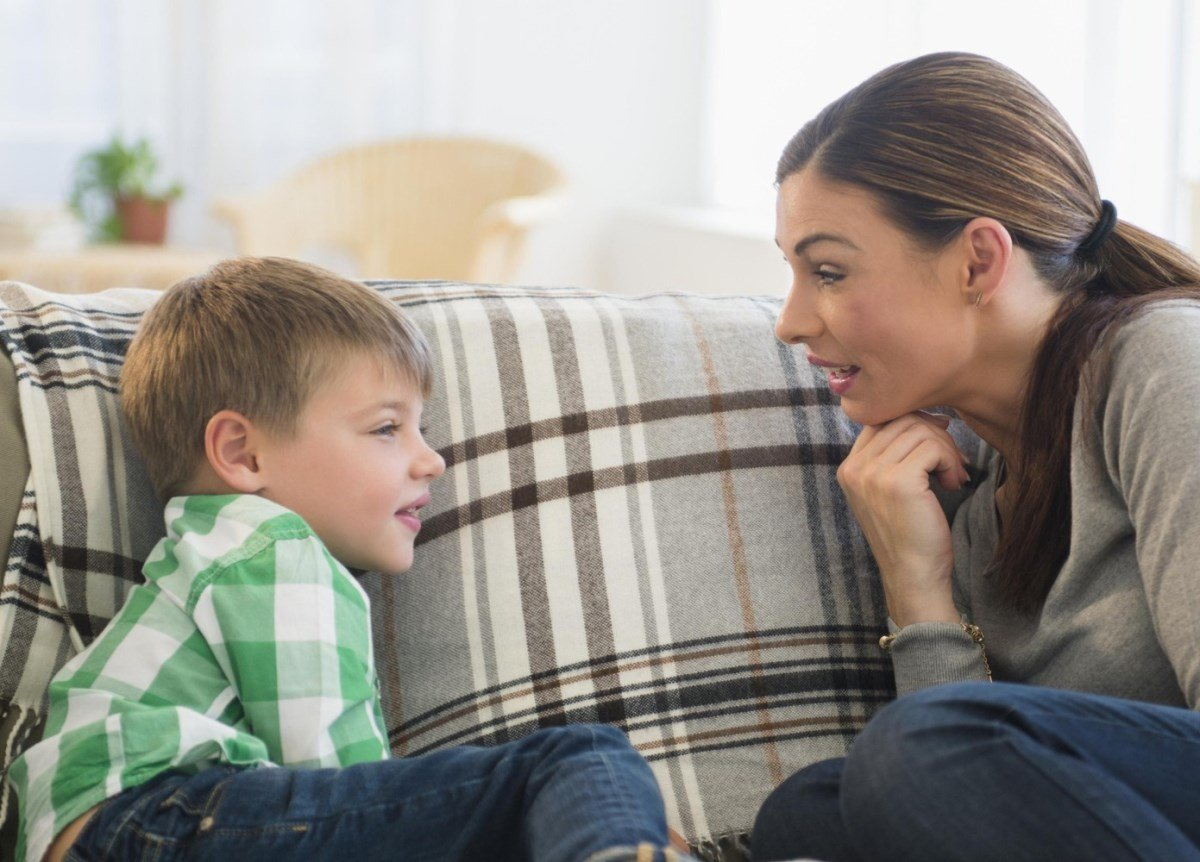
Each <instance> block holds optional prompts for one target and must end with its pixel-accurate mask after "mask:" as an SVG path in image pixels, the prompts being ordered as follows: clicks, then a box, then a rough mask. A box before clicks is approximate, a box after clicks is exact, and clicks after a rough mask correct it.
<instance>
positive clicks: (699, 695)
mask: <svg viewBox="0 0 1200 862" xmlns="http://www.w3.org/2000/svg"><path fill="white" fill-rule="evenodd" d="M816 691H826V692H831V693H832V695H833V696H832V697H830V698H829V700H830V701H835V702H836V701H838V700H844V699H847V698H846V695H848V694H849V695H857V694H860V693H866V692H874V693H876V694H878V695H881V696H882V695H887V694H889V693H893V692H894V691H895V684H894V682H893V678H892V675H891V674H890V673H889V672H888V671H886V670H884V669H881V668H863V669H859V670H856V671H853V672H848V671H847V669H846V668H844V667H839V668H830V667H826V668H817V669H811V670H806V671H799V672H797V671H792V672H787V673H771V674H760V675H755V674H746V673H743V674H742V675H740V676H738V677H735V678H729V679H725V680H720V681H712V682H704V681H700V680H698V681H696V682H694V683H692V684H689V685H672V684H668V685H665V686H662V687H660V688H658V689H656V690H653V691H646V692H641V693H637V694H633V695H629V696H627V695H626V694H625V692H624V690H622V689H620V688H612V689H608V690H606V691H603V692H597V694H596V696H595V697H594V698H588V699H587V700H586V701H584V703H586V704H587V705H586V706H583V705H580V706H576V707H574V708H567V703H566V702H562V703H560V704H558V706H559V708H558V709H555V710H552V711H551V712H550V714H551V715H559V714H562V715H564V716H566V717H567V718H568V719H569V720H570V723H577V722H580V721H583V722H586V721H596V720H598V716H599V715H600V714H602V713H603V712H604V711H605V710H606V709H611V704H612V703H613V702H619V703H620V704H621V710H622V712H623V714H624V715H626V716H627V717H629V718H638V717H644V716H645V717H648V716H657V715H662V714H663V710H662V709H661V708H660V703H661V702H662V701H664V700H665V701H666V702H667V703H668V704H670V708H669V709H668V710H667V712H668V713H670V716H671V720H672V721H680V722H686V721H688V720H689V715H690V711H691V710H703V711H705V712H706V713H708V714H713V713H715V714H716V715H718V716H722V717H730V716H735V715H742V714H746V715H753V716H755V717H756V720H757V716H758V715H759V712H760V706H759V703H758V701H759V700H761V699H762V698H763V697H777V696H788V695H795V694H798V693H802V692H816ZM839 695H840V697H839ZM606 704H609V706H606ZM738 704H744V706H738ZM526 712H527V713H528V711H526ZM546 717H547V716H546V714H544V713H543V711H542V710H541V709H539V710H538V711H537V721H536V722H527V723H528V724H536V725H537V726H539V727H542V726H553V725H551V724H546V723H545V719H546ZM490 724H492V725H494V726H496V731H495V732H497V733H500V732H503V728H505V727H506V728H509V729H511V728H512V727H515V726H519V723H515V724H514V722H513V721H512V716H510V715H506V716H504V717H502V718H500V719H496V720H494V721H492V722H490ZM486 726H487V725H480V724H471V725H469V726H468V727H467V728H464V729H459V730H458V731H455V732H451V733H448V734H446V735H444V736H440V737H438V738H436V739H433V740H431V741H429V742H427V743H425V744H422V745H415V746H414V745H413V742H414V739H413V737H411V736H409V737H408V738H407V744H406V749H407V750H408V752H409V753H410V754H421V753H424V752H426V751H432V750H436V749H438V748H442V747H444V746H446V745H448V744H450V743H452V742H455V743H457V742H459V741H461V739H462V738H463V737H464V736H466V735H467V734H470V733H478V732H479V729H480V728H481V727H486ZM400 735H401V734H400V733H399V732H398V730H397V731H391V730H389V732H388V739H389V742H391V741H392V740H394V739H395V738H397V737H399V736H400Z"/></svg>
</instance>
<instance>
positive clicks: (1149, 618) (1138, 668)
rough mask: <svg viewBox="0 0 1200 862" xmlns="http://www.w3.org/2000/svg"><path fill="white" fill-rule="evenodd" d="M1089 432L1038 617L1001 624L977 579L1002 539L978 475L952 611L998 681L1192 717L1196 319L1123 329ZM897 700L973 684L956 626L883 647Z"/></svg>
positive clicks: (1196, 616) (1198, 451)
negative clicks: (1066, 545)
mask: <svg viewBox="0 0 1200 862" xmlns="http://www.w3.org/2000/svg"><path fill="white" fill-rule="evenodd" d="M1094 417H1095V420H1094V423H1093V424H1092V427H1091V428H1090V429H1088V433H1087V434H1086V435H1084V434H1083V433H1081V429H1080V421H1081V411H1080V410H1079V409H1078V403H1077V409H1076V411H1075V420H1074V421H1075V424H1074V436H1073V442H1072V448H1071V493H1072V512H1071V545H1070V554H1069V556H1068V557H1067V561H1066V563H1065V565H1064V566H1063V568H1062V571H1061V572H1060V574H1059V576H1058V579H1057V580H1056V582H1055V584H1054V586H1053V588H1052V589H1051V590H1050V594H1049V596H1048V597H1047V599H1046V603H1045V606H1044V607H1043V609H1042V610H1041V612H1040V613H1038V614H1034V615H1032V616H1028V615H1021V614H1018V613H1015V612H1013V611H1011V610H1008V609H1006V608H1004V607H1003V606H1002V605H1001V603H1000V602H999V601H998V600H997V598H996V593H995V589H994V586H993V584H992V583H991V582H990V580H989V578H988V576H987V568H988V564H989V563H990V561H991V558H992V553H993V550H994V548H995V546H996V542H997V537H998V529H999V527H998V524H997V517H996V508H995V502H994V497H995V490H996V489H995V476H996V468H997V466H998V464H997V459H995V458H993V461H992V463H991V464H990V465H989V467H990V469H989V475H988V478H987V479H985V480H984V481H983V482H982V483H981V485H980V487H979V489H978V491H977V492H976V493H975V494H973V495H972V496H971V497H970V498H969V499H968V500H967V501H966V502H965V503H963V504H962V506H961V507H959V509H958V511H957V513H956V514H955V516H954V523H953V530H952V533H953V538H954V556H955V562H954V589H955V601H956V603H957V605H958V607H959V610H960V611H961V612H962V614H963V616H964V618H965V619H966V620H968V621H969V622H973V623H975V624H976V625H978V626H979V627H980V628H981V629H982V630H983V633H984V637H985V639H986V647H987V655H988V658H989V660H990V662H991V666H992V671H993V675H994V678H995V679H997V680H1008V681H1019V682H1026V683H1033V684H1037V685H1047V686H1053V687H1056V688H1064V689H1074V690H1077V691H1088V692H1095V693H1099V694H1108V695H1115V696H1118V697H1125V698H1134V699H1137V700H1144V701H1152V702H1155V703H1163V704H1170V705H1174V706H1187V707H1189V708H1192V709H1197V708H1200V305H1197V304H1192V303H1181V302H1170V303H1162V304H1159V305H1156V306H1154V307H1153V308H1152V309H1151V310H1150V311H1148V312H1146V313H1145V315H1144V316H1142V317H1140V318H1138V319H1137V320H1136V321H1134V322H1133V323H1130V324H1127V325H1126V326H1125V327H1124V328H1123V329H1122V330H1121V331H1120V333H1119V334H1118V336H1117V338H1116V341H1115V346H1114V350H1113V365H1112V376H1111V379H1110V382H1109V385H1108V389H1107V392H1105V393H1104V395H1103V397H1101V398H1100V399H1099V401H1098V403H1097V406H1096V410H1095V413H1094ZM892 657H893V663H894V666H895V670H896V687H897V690H898V692H899V693H900V694H905V693H907V692H911V691H915V690H917V689H920V688H924V687H926V686H930V685H935V684H938V683H942V682H950V681H955V680H969V679H984V678H986V674H985V672H984V666H983V661H982V658H981V653H980V649H979V647H978V646H977V645H976V644H975V643H974V642H973V641H972V640H971V639H970V638H969V637H968V636H967V635H966V634H965V633H964V632H963V630H962V628H961V627H960V626H957V625H954V624H952V623H919V624H915V625H911V626H907V627H905V628H904V629H903V630H900V631H899V633H898V636H897V638H896V640H895V641H894V643H893V645H892Z"/></svg>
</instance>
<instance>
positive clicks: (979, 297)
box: [975, 290, 983, 308]
mask: <svg viewBox="0 0 1200 862" xmlns="http://www.w3.org/2000/svg"><path fill="white" fill-rule="evenodd" d="M981 305H983V291H982V290H981V291H979V292H978V293H976V294H975V307H976V308H979V307H980V306H981Z"/></svg>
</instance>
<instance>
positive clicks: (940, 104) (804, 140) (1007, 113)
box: [775, 53, 1200, 611]
mask: <svg viewBox="0 0 1200 862" xmlns="http://www.w3.org/2000/svg"><path fill="white" fill-rule="evenodd" d="M806 167H812V168H813V169H814V170H816V171H818V172H820V174H821V175H822V176H824V177H826V178H828V179H831V180H836V181H840V182H844V183H849V184H853V185H855V186H858V187H860V188H862V189H865V190H867V191H869V192H871V193H872V194H873V195H874V196H875V198H876V200H877V201H878V202H879V203H880V204H881V206H882V208H883V212H884V213H885V214H886V215H887V217H888V218H889V219H890V220H891V221H892V222H893V223H894V224H896V225H897V226H898V227H899V228H900V229H901V230H903V231H905V232H906V233H907V234H908V235H909V236H910V237H911V238H912V239H914V240H915V241H916V242H917V243H918V244H919V245H920V246H922V247H923V248H926V249H928V250H937V249H940V248H943V247H944V246H945V245H946V244H947V243H948V242H950V241H951V240H952V239H953V238H954V237H955V236H957V235H958V233H959V232H960V231H961V230H962V228H963V227H964V226H965V225H966V223H967V222H969V221H970V220H971V219H973V218H976V217H979V216H988V217H991V218H994V219H996V220H998V221H999V222H1000V223H1001V224H1003V225H1004V226H1005V227H1006V228H1007V229H1008V231H1009V233H1010V234H1011V235H1012V238H1013V242H1014V244H1015V245H1017V246H1019V247H1020V248H1022V249H1024V250H1025V251H1026V252H1027V253H1028V255H1029V257H1030V259H1031V261H1032V263H1033V266H1034V268H1035V270H1036V271H1037V273H1038V275H1039V276H1040V277H1041V278H1042V279H1043V280H1044V281H1045V282H1046V283H1047V284H1048V285H1050V286H1051V288H1052V289H1054V290H1056V291H1058V292H1059V293H1061V294H1062V295H1063V297H1064V299H1063V302H1062V303H1061V304H1060V306H1059V310H1058V312H1057V314H1056V315H1055V317H1054V319H1053V320H1052V321H1051V323H1050V325H1049V328H1048V331H1047V334H1046V337H1045V339H1044V341H1043V342H1042V345H1041V347H1040V349H1039V351H1038V355H1037V357H1036V359H1035V361H1034V365H1033V369H1032V372H1031V374H1030V378H1029V380H1028V383H1027V387H1026V391H1025V396H1024V401H1023V405H1024V406H1023V408H1022V412H1021V416H1020V419H1019V422H1020V437H1019V441H1020V442H1019V449H1018V451H1017V452H1015V453H1009V463H1008V468H1009V480H1008V481H1010V482H1013V483H1014V489H1013V490H1014V492H1015V493H1014V505H1013V508H1012V515H1011V516H1010V518H1009V520H1008V521H1007V522H1006V523H1005V530H1004V534H1003V536H1002V537H1001V539H1000V543H999V545H998V546H997V548H996V556H995V559H994V560H993V570H994V573H995V576H996V578H997V583H998V585H999V586H1000V588H1001V590H1002V592H1003V594H1004V595H1005V596H1006V598H1007V599H1008V600H1009V601H1010V602H1011V603H1012V604H1013V605H1014V606H1016V607H1020V608H1023V609H1025V610H1027V611H1033V610H1036V609H1037V608H1039V607H1040V606H1041V605H1042V603H1043V602H1044V601H1045V598H1046V595H1047V593H1049V591H1050V588H1051V586H1052V585H1053V583H1054V580H1055V578H1056V577H1057V575H1058V572H1059V571H1060V569H1061V568H1062V565H1063V563H1064V562H1065V561H1066V558H1067V552H1068V550H1069V547H1070V540H1071V536H1070V525H1071V520H1070V516H1071V486H1070V457H1071V432H1072V422H1073V413H1074V411H1073V410H1071V409H1070V407H1071V405H1073V404H1074V403H1075V398H1076V395H1077V394H1078V393H1079V390H1080V386H1081V378H1083V376H1084V372H1085V368H1086V371H1087V379H1086V381H1084V383H1083V385H1084V387H1085V389H1084V393H1085V395H1088V394H1089V393H1091V392H1093V391H1102V387H1100V386H1099V385H1098V384H1099V383H1100V382H1101V381H1102V380H1103V376H1104V375H1105V374H1106V373H1107V364H1108V363H1107V361H1106V355H1107V350H1105V346H1106V344H1108V343H1109V340H1110V339H1109V336H1111V335H1112V333H1113V332H1115V331H1116V330H1117V329H1118V328H1119V327H1120V326H1121V325H1122V324H1124V323H1125V322H1128V321H1129V320H1131V319H1132V318H1133V317H1135V316H1136V315H1137V314H1138V313H1140V312H1141V311H1142V310H1143V309H1144V308H1145V307H1146V306H1147V305H1148V304H1149V303H1151V302H1156V301H1159V300H1163V299H1175V298H1192V299H1197V298H1200V266H1198V265H1197V263H1196V261H1195V260H1193V259H1192V258H1191V257H1189V256H1188V255H1187V254H1185V253H1183V252H1182V251H1180V250H1179V249H1178V248H1176V247H1175V246H1173V245H1171V244H1170V243H1168V242H1166V241H1165V240H1163V239H1161V238H1159V237H1157V236H1154V235H1153V234H1150V233H1147V232H1146V231H1143V230H1141V229H1139V228H1137V227H1134V226H1133V225H1131V224H1129V223H1127V222H1124V221H1120V220H1118V221H1117V222H1116V226H1115V229H1114V230H1113V231H1112V233H1111V234H1110V235H1109V236H1108V237H1107V238H1106V239H1104V241H1103V242H1101V243H1099V245H1098V246H1097V247H1095V248H1090V249H1089V248H1086V246H1085V248H1082V249H1081V248H1080V245H1081V243H1083V242H1084V240H1085V239H1087V238H1088V235H1089V234H1090V233H1091V232H1092V229H1093V228H1094V227H1095V226H1096V224H1097V223H1098V221H1099V220H1100V218H1101V214H1102V209H1101V198H1100V194H1099V191H1098V189H1097V187H1096V179H1095V177H1094V176H1093V174H1092V168H1091V165H1090V164H1089V162H1088V159H1087V156H1086V155H1085V154H1084V152H1083V148H1082V147H1081V146H1080V144H1079V141H1078V140H1076V138H1075V135H1074V134H1073V133H1072V132H1071V129H1070V128H1069V127H1068V126H1067V124H1066V122H1065V121H1064V120H1063V118H1062V117H1061V116H1060V115H1059V113H1058V111H1057V110H1056V109H1055V108H1054V106H1053V105H1051V104H1050V102H1049V101H1047V99H1046V97H1045V96H1043V95H1042V94H1041V93H1040V92H1038V90H1037V89H1036V88H1034V87H1033V86H1032V85H1031V84H1030V83H1029V82H1028V81H1026V80H1025V79H1024V78H1022V77H1021V76H1020V75H1018V74H1016V73H1015V72H1013V71H1012V70H1011V69H1009V68H1007V67H1006V66H1003V65H1001V64H999V63H997V62H995V61H993V60H989V59H987V58H986V57H980V56H977V55H973V54H961V53H943V54H930V55H928V56H924V57H918V58H917V59H915V60H910V61H907V62H904V63H899V64H897V65H894V66H891V67H889V68H887V69H884V70H883V71H882V72H879V73H878V74H876V75H875V76H873V77H872V78H870V79H868V80H867V81H864V82H863V83H862V84H860V85H859V86H857V87H855V88H854V89H853V90H851V91H850V92H849V93H847V94H846V95H844V96H842V97H841V98H840V99H838V100H837V101H835V102H833V103H832V104H830V105H829V106H828V107H826V108H825V109H824V110H823V111H821V113H820V114H818V115H817V116H816V117H815V118H814V119H812V120H811V121H809V122H808V123H806V124H805V125H804V127H803V128H802V129H801V130H800V131H799V132H797V133H796V135H795V137H793V138H792V140H791V141H790V142H789V143H788V145H787V147H786V148H785V149H784V151H783V155H782V156H781V157H780V159H779V166H778V168H777V170H776V175H775V179H776V182H777V183H781V182H783V180H785V179H786V178H787V177H789V176H791V175H792V174H794V173H797V172H798V171H800V170H802V169H804V168H806ZM1097 350H1100V351H1101V352H1100V353H1099V354H1098V356H1099V357H1100V361H1096V362H1090V363H1089V362H1088V360H1089V358H1090V357H1092V356H1093V354H1096V353H1097ZM1086 404H1087V409H1086V412H1084V414H1083V416H1081V419H1082V420H1083V421H1084V422H1085V423H1086V422H1087V421H1088V417H1089V416H1090V415H1091V414H1092V411H1093V409H1094V407H1095V405H1094V403H1092V402H1091V401H1087V402H1086Z"/></svg>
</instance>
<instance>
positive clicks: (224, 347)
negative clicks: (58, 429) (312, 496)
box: [120, 257, 433, 500]
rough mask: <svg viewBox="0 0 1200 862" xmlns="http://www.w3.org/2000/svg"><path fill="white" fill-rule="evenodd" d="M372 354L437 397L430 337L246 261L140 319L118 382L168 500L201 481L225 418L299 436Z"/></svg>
mask: <svg viewBox="0 0 1200 862" xmlns="http://www.w3.org/2000/svg"><path fill="white" fill-rule="evenodd" d="M364 352H365V353H367V354H371V355H374V356H377V357H378V358H379V360H380V362H381V363H382V364H383V365H384V367H385V368H388V369H391V370H396V371H399V372H400V374H402V375H403V376H404V377H406V378H408V379H409V380H410V381H411V382H412V383H413V385H415V386H417V387H419V388H420V390H421V394H422V396H424V397H428V395H429V391H430V388H431V387H432V383H433V358H432V355H431V353H430V350H429V345H428V344H427V342H426V341H425V338H424V336H423V335H422V334H421V331H420V330H419V329H418V328H417V327H416V326H415V325H414V324H413V323H412V322H411V321H410V320H408V318H406V317H405V316H404V314H403V313H401V311H400V310H399V309H398V308H397V307H396V306H395V305H394V304H393V303H391V302H389V301H388V300H387V299H385V298H384V297H383V296H381V295H380V294H379V293H377V292H376V291H374V290H372V289H371V288H369V287H367V286H365V285H363V284H360V283H358V282H355V281H350V280H348V279H345V278H342V277H341V276H338V275H335V274H334V273H332V272H329V271H328V270H325V269H322V268H320V267H317V266H312V265H311V264H307V263H301V262H299V261H295V260H287V259H285V258H277V257H265V258H253V257H243V258H233V259H230V260H225V261H222V262H221V263H218V264H217V265H216V266H214V267H213V268H212V269H210V270H208V271H207V272H205V273H203V274H201V275H197V276H194V277H192V278H188V279H184V280H183V281H181V282H179V283H177V284H175V285H174V286H172V287H171V288H170V289H169V290H167V291H166V293H164V294H163V296H162V297H161V298H160V299H159V300H158V301H157V302H156V303H155V304H154V305H153V306H152V307H151V308H150V310H149V311H147V312H146V315H145V316H144V317H143V318H142V322H141V325H140V327H139V328H138V331H137V334H136V335H135V336H134V339H133V341H132V342H131V343H130V345H129V350H128V352H127V353H126V356H125V364H124V367H123V368H122V370H121V381H120V398H121V411H122V413H123V414H124V416H125V421H126V423H127V426H128V429H129V433H130V436H131V437H132V439H133V445H134V447H135V448H136V449H137V451H138V454H140V455H141V457H142V460H143V461H144V463H145V465H146V470H147V472H148V473H149V476H150V481H151V483H152V484H153V485H154V488H155V490H156V491H157V492H158V494H159V496H161V497H162V498H163V499H164V500H165V499H168V498H170V497H172V496H175V495H176V494H179V493H180V492H181V491H183V490H184V489H185V488H186V485H187V483H188V482H189V481H191V480H192V479H193V478H194V477H195V476H196V473H197V470H198V468H199V467H200V465H201V464H202V462H203V460H204V458H205V454H204V431H205V427H206V426H207V424H208V420H209V419H211V418H212V417H213V416H214V415H215V414H216V413H218V412H220V411H221V410H235V411H237V412H239V413H241V414H242V415H244V416H246V418H248V419H250V420H251V421H253V422H256V423H260V424H261V425H262V426H263V427H264V428H266V429H267V430H269V431H270V432H271V433H275V434H282V435H285V436H286V435H289V434H292V433H294V432H295V430H296V423H297V420H298V419H299V417H300V414H301V411H302V410H303V408H304V405H305V403H306V402H307V400H308V398H309V396H310V395H311V394H312V393H313V391H314V390H315V389H316V387H317V386H318V385H319V384H320V383H321V382H323V381H324V380H325V379H326V378H327V377H328V376H329V375H330V374H331V372H333V371H335V370H336V369H337V367H338V366H339V365H340V364H341V363H342V362H344V361H345V360H346V359H348V358H350V357H353V356H355V355H359V354H362V353H364Z"/></svg>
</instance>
